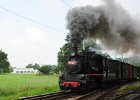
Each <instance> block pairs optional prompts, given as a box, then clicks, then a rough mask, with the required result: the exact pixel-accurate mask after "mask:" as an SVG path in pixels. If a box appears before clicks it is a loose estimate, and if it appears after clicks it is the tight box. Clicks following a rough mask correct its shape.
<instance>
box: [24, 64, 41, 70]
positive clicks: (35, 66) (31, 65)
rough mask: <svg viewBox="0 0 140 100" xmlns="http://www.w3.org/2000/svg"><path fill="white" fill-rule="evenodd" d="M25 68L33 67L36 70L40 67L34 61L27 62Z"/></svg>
mask: <svg viewBox="0 0 140 100" xmlns="http://www.w3.org/2000/svg"><path fill="white" fill-rule="evenodd" d="M26 68H33V69H34V70H38V69H39V68H40V65H39V64H37V63H35V64H28V65H27V66H26Z"/></svg>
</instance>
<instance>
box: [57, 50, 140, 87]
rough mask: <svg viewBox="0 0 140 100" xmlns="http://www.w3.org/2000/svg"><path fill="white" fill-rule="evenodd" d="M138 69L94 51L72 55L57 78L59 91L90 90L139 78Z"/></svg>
mask: <svg viewBox="0 0 140 100" xmlns="http://www.w3.org/2000/svg"><path fill="white" fill-rule="evenodd" d="M139 73H140V69H139V68H138V67H135V66H133V65H131V64H128V63H124V62H120V61H116V60H111V59H108V58H106V57H103V56H102V55H100V54H97V53H96V52H94V51H90V50H83V51H82V53H81V54H77V53H73V54H71V55H70V57H69V59H68V60H67V61H66V63H65V71H64V72H63V74H62V75H61V76H60V77H59V86H60V89H61V90H69V89H71V90H90V89H94V88H97V87H100V86H103V85H108V84H115V83H117V82H120V81H131V80H136V79H138V78H139V76H140V75H139Z"/></svg>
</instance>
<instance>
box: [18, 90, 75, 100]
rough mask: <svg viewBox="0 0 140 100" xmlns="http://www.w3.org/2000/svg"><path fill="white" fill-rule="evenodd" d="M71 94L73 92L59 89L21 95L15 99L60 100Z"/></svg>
mask: <svg viewBox="0 0 140 100" xmlns="http://www.w3.org/2000/svg"><path fill="white" fill-rule="evenodd" d="M72 95H74V93H72V92H70V91H59V92H55V93H50V94H43V95H36V96H30V97H23V98H19V99H17V100H62V99H67V98H69V97H70V96H72Z"/></svg>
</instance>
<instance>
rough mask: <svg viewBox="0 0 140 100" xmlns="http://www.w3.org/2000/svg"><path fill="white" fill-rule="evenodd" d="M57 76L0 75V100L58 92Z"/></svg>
mask: <svg viewBox="0 0 140 100" xmlns="http://www.w3.org/2000/svg"><path fill="white" fill-rule="evenodd" d="M58 90H59V87H58V76H53V75H48V76H47V75H43V76H37V75H35V74H3V75H0V100H10V99H15V98H19V97H23V96H24V97H25V96H31V95H37V94H42V93H49V92H54V91H58Z"/></svg>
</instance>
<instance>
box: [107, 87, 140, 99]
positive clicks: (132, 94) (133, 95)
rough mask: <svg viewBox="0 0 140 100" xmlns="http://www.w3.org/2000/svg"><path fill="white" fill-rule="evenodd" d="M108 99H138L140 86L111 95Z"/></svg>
mask: <svg viewBox="0 0 140 100" xmlns="http://www.w3.org/2000/svg"><path fill="white" fill-rule="evenodd" d="M108 100H140V88H138V89H135V90H133V91H129V92H126V93H124V94H121V95H119V96H115V97H112V98H110V99H108Z"/></svg>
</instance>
